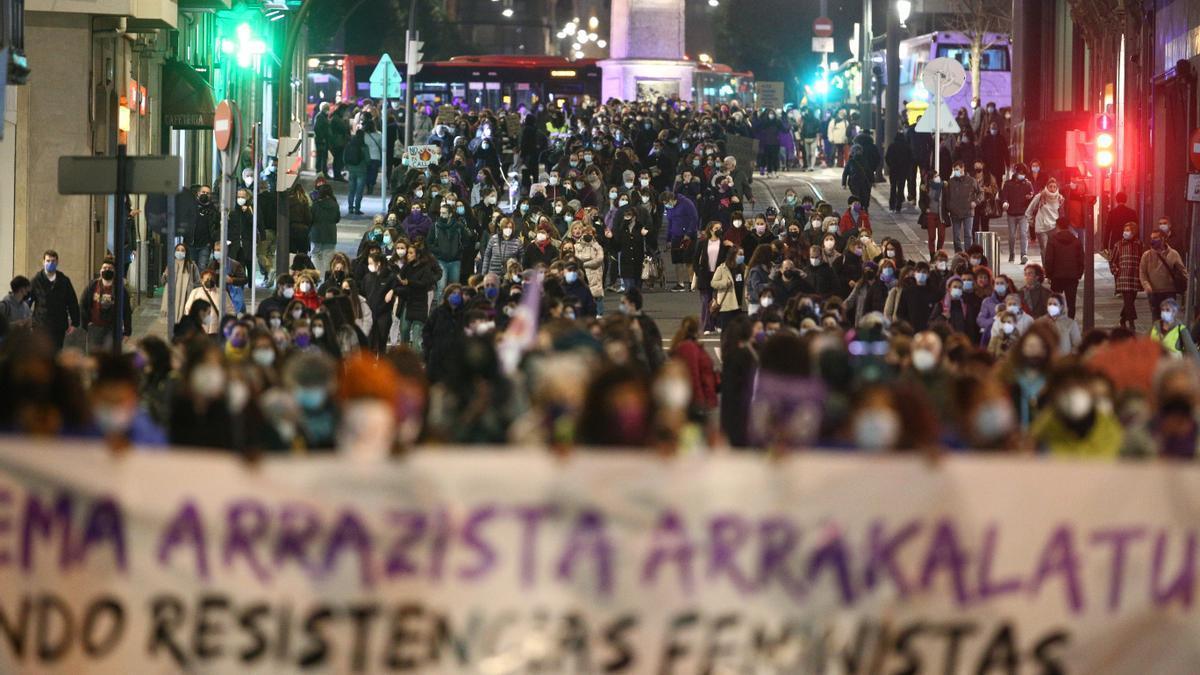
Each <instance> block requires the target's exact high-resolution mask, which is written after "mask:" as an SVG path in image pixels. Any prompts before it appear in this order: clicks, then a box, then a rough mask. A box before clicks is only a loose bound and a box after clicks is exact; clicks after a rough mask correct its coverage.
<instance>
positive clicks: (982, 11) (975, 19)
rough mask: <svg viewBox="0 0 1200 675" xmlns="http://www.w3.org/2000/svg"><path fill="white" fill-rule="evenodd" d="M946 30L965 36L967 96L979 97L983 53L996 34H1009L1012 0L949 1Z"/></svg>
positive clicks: (992, 42)
mask: <svg viewBox="0 0 1200 675" xmlns="http://www.w3.org/2000/svg"><path fill="white" fill-rule="evenodd" d="M949 5H950V11H951V13H950V15H949V17H948V18H949V19H950V24H949V25H950V30H954V31H958V32H960V33H963V34H964V35H966V36H967V40H968V41H969V43H970V47H971V64H970V72H971V97H972V98H975V99H978V98H979V80H980V69H981V66H982V64H981V62H982V60H983V53H984V51H986V50H987V49H988V48H989V47H991V46H992V45H994V44H995V40H994V37H995V36H996V35H1009V34H1010V33H1011V32H1012V0H951V2H950V3H949Z"/></svg>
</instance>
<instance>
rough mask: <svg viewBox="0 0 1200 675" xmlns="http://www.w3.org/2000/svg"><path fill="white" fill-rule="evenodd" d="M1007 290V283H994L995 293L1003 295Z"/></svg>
mask: <svg viewBox="0 0 1200 675" xmlns="http://www.w3.org/2000/svg"><path fill="white" fill-rule="evenodd" d="M1007 292H1008V284H996V295H1004V294H1005V293H1007Z"/></svg>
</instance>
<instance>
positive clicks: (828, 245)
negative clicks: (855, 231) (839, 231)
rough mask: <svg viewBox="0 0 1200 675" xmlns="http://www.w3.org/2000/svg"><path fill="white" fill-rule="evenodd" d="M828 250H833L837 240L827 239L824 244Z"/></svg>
mask: <svg viewBox="0 0 1200 675" xmlns="http://www.w3.org/2000/svg"><path fill="white" fill-rule="evenodd" d="M823 245H824V246H825V250H826V251H832V250H833V247H834V246H837V242H836V241H826V242H825V243H824V244H823Z"/></svg>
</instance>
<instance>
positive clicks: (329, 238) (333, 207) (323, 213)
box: [309, 183, 342, 270]
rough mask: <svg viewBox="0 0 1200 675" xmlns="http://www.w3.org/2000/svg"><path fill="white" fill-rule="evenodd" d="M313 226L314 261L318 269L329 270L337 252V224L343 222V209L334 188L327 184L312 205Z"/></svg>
mask: <svg viewBox="0 0 1200 675" xmlns="http://www.w3.org/2000/svg"><path fill="white" fill-rule="evenodd" d="M312 218H313V226H312V233H311V235H310V236H309V239H311V240H312V259H313V264H314V265H316V266H317V269H319V270H323V269H328V268H329V261H330V258H331V257H332V256H333V254H334V252H335V251H336V250H337V239H338V232H337V224H338V223H339V222H340V221H341V220H342V209H341V206H339V205H338V201H337V197H335V196H334V195H333V186H332V185H329V184H328V183H326V184H325V185H322V186H321V187H320V188H318V190H317V200H316V201H315V202H313V205H312Z"/></svg>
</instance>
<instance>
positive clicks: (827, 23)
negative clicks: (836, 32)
mask: <svg viewBox="0 0 1200 675" xmlns="http://www.w3.org/2000/svg"><path fill="white" fill-rule="evenodd" d="M813 35H815V36H817V37H833V21H832V20H831V19H830V18H829V17H827V16H822V17H818V18H817V19H816V20H814V21H813Z"/></svg>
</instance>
